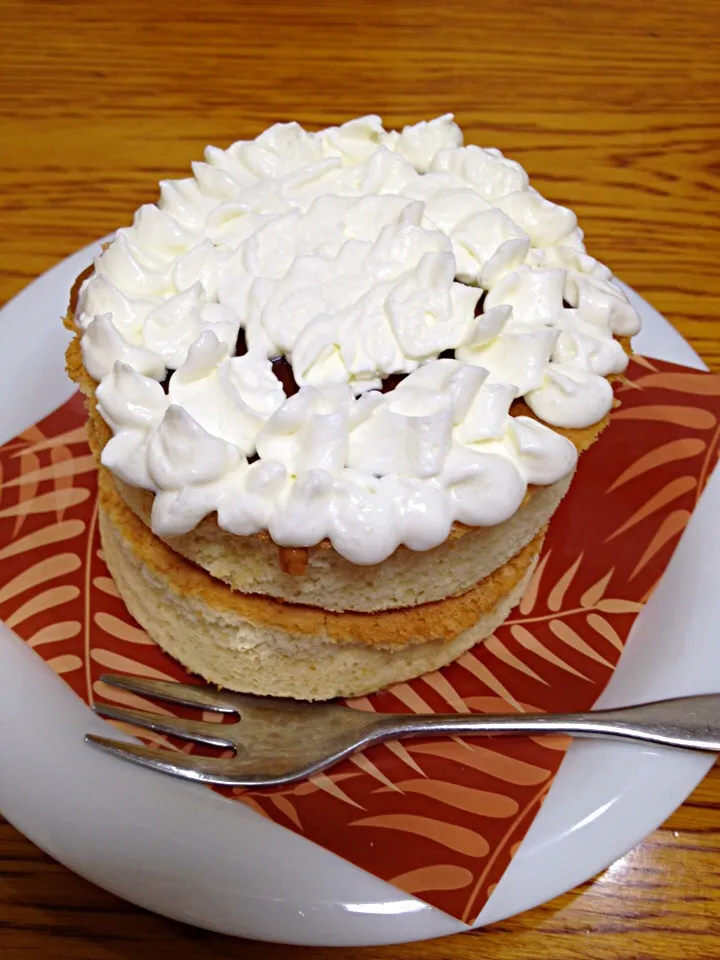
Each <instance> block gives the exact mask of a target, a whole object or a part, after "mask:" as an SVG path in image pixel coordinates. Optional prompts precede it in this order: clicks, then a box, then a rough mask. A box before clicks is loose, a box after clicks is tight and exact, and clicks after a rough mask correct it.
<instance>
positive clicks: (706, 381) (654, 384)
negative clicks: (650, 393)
mask: <svg viewBox="0 0 720 960" xmlns="http://www.w3.org/2000/svg"><path fill="white" fill-rule="evenodd" d="M635 382H636V383H637V385H638V386H639V387H642V388H643V389H644V390H647V389H649V388H660V389H662V390H672V391H673V392H674V393H689V394H695V396H696V397H720V378H718V377H709V376H708V375H707V374H706V373H700V372H698V373H651V374H649V375H647V376H644V377H639V378H638V379H637V380H636V381H635Z"/></svg>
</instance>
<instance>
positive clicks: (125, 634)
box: [93, 610, 155, 647]
mask: <svg viewBox="0 0 720 960" xmlns="http://www.w3.org/2000/svg"><path fill="white" fill-rule="evenodd" d="M93 620H94V622H95V623H96V624H97V626H98V627H100V629H101V630H104V631H105V633H109V634H110V636H111V637H115V639H116V640H122V641H123V642H125V643H139V644H142V645H144V646H146V647H152V646H154V645H155V644H154V642H153V641H152V640H151V639H150V637H149V636H148V635H147V633H146V632H145V631H144V630H141V629H140V628H139V627H133V626H131V624H129V623H126V622H125V621H124V620H121V619H120V618H119V617H116V616H114V615H113V614H111V613H105V611H103V610H99V611H98V612H97V613H96V614H95V616H94V618H93Z"/></svg>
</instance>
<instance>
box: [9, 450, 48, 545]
mask: <svg viewBox="0 0 720 960" xmlns="http://www.w3.org/2000/svg"><path fill="white" fill-rule="evenodd" d="M39 466H40V460H39V459H38V457H37V456H36V455H35V454H34V453H23V454H22V455H21V457H20V475H21V476H23V475H24V474H26V473H32V472H33V471H34V470H37V469H38V467H39ZM8 483H9V481H5V484H4V486H6V487H7V486H8ZM38 486H39V483H38V481H37V480H35V481H31V482H30V483H28V484H26V485H25V486H22V487H21V488H20V491H19V496H18V502H17V504H15V512H14V513H12V514H8V516H14V517H15V526H14V528H13V532H12V537H13V539H14V538H15V537H16V536H17V535H18V533H20V528H21V527H22V525H23V523H24V522H25V517H26V516H27V514H28V512H30V511H29V510H28V509H24V505H25V504H26V503H27V502H28V501H30V502H31V501H32V500H33V499H34V497H35V494H36V493H37V489H38ZM4 515H5V511H0V516H4Z"/></svg>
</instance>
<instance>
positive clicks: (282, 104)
mask: <svg viewBox="0 0 720 960" xmlns="http://www.w3.org/2000/svg"><path fill="white" fill-rule="evenodd" d="M717 16H718V7H717V3H716V2H715V0H686V2H685V3H683V4H679V3H671V2H666V0H654V2H653V3H651V4H648V3H646V2H644V0H587V2H582V0H575V2H569V0H565V2H559V0H558V2H556V3H549V2H548V3H543V2H538V0H514V2H512V3H509V2H505V0H474V2H453V0H445V2H444V3H443V2H439V0H366V2H363V3H360V2H354V3H353V2H352V0H350V2H346V3H340V2H337V3H326V2H314V3H311V2H309V0H305V2H303V0H298V2H297V3H291V2H285V0H280V2H265V3H261V2H257V3H256V2H247V0H246V2H245V3H234V2H232V0H215V2H213V0H211V2H209V3H205V4H202V3H198V2H197V0H192V2H189V0H173V2H172V3H171V2H169V0H154V2H148V0H115V2H113V3H110V4H96V3H82V2H67V0H66V2H62V0H60V2H52V3H51V2H48V0H35V2H31V0H25V2H23V0H3V3H2V5H1V8H0V36H2V89H1V90H0V97H1V100H0V104H1V105H0V121H1V123H2V126H1V127H0V129H1V130H2V134H1V137H2V150H1V151H0V169H1V176H0V197H1V198H2V203H3V208H4V212H3V218H2V225H3V230H2V232H1V234H0V300H3V301H4V300H6V299H7V298H9V297H11V296H12V295H13V294H15V293H16V292H18V291H19V290H21V289H22V287H23V286H25V284H26V283H28V282H29V281H30V280H32V279H33V277H35V276H37V274H39V273H42V272H43V271H44V270H46V269H47V268H48V267H50V266H51V265H52V264H54V263H55V262H57V261H58V260H60V259H62V258H63V257H65V256H66V255H67V254H70V253H72V252H73V251H74V250H76V249H78V247H81V246H83V245H84V244H86V243H89V242H90V241H92V240H95V239H96V238H97V237H99V236H102V235H103V234H105V233H107V232H109V231H111V230H112V229H113V228H114V227H116V226H119V225H121V224H123V223H125V222H127V221H128V220H129V218H130V217H131V215H132V212H133V210H134V209H135V208H136V207H137V206H138V205H139V204H140V203H142V202H146V201H149V200H153V199H154V198H155V195H156V191H155V186H154V184H155V182H156V181H157V180H158V179H160V178H161V177H163V176H181V175H185V171H186V170H187V168H188V164H189V163H190V161H191V160H192V159H194V158H198V157H199V156H200V153H201V150H202V147H203V146H204V145H205V144H206V143H216V144H218V145H221V146H225V145H227V144H228V143H230V142H231V141H232V140H234V139H240V138H249V137H253V136H255V135H256V134H257V133H259V132H260V130H262V129H263V128H264V127H265V126H267V125H268V124H270V123H271V122H274V121H276V120H283V119H297V120H299V121H301V122H302V123H304V124H306V125H310V126H312V125H316V126H322V125H327V124H328V123H331V122H334V121H337V120H342V119H348V118H350V117H352V116H356V115H359V114H363V113H369V112H378V113H380V114H382V115H383V116H384V117H385V119H386V121H387V123H388V125H396V124H402V123H405V122H408V121H413V120H418V119H421V118H428V117H432V116H435V115H437V114H440V113H444V112H446V111H455V113H456V114H457V116H458V119H459V121H460V123H461V124H462V125H463V126H464V128H465V130H466V133H467V137H468V139H469V140H471V141H474V142H478V143H481V144H484V145H494V146H498V147H501V148H502V149H503V150H504V151H506V152H507V153H509V154H510V155H511V156H512V157H514V158H516V159H518V160H519V161H521V162H522V163H523V164H524V165H525V166H526V167H527V168H528V169H529V170H530V172H531V174H532V175H533V177H534V181H535V183H536V184H537V185H538V186H539V187H540V189H541V190H542V191H543V192H544V193H545V194H546V195H548V196H549V197H550V198H552V199H554V200H557V201H560V202H563V203H567V204H569V205H571V206H572V207H574V209H575V210H576V211H577V212H578V214H579V216H580V222H581V224H582V225H583V227H584V228H585V230H586V233H587V240H588V243H589V249H590V250H591V252H593V253H594V254H595V255H596V256H598V257H599V258H600V259H601V260H604V261H606V262H608V263H610V264H611V266H612V267H613V269H614V270H615V271H616V272H617V274H618V275H619V276H621V277H622V278H623V279H624V280H626V281H627V282H628V283H630V284H632V286H633V287H635V288H636V289H637V290H638V291H640V293H642V294H643V295H645V296H646V297H647V298H648V299H650V300H651V301H652V302H653V303H654V304H655V305H656V306H657V307H658V308H659V309H660V310H661V311H662V312H663V313H664V314H665V315H666V316H668V317H669V318H670V319H671V320H672V321H673V323H675V324H676V325H677V327H678V328H679V329H680V330H681V331H682V333H683V335H684V336H685V337H686V338H687V339H688V340H689V341H690V342H691V343H692V344H693V345H694V346H695V348H696V349H697V350H698V351H699V352H700V353H701V354H702V355H703V357H704V358H705V359H706V360H707V362H708V363H709V364H710V365H711V366H712V367H714V368H715V369H720V270H719V269H718V253H717V234H716V232H717V230H718V228H719V227H720V204H719V203H718V197H719V193H718V190H719V189H720V140H719V139H718V123H719V121H720V44H719V43H718V32H717V30H716V27H715V22H716V20H717ZM718 854H720V774H719V773H718V771H717V768H716V769H715V770H714V771H713V773H712V774H711V775H710V777H708V779H707V780H706V781H705V783H704V784H702V786H701V787H700V788H699V789H698V790H697V791H696V792H695V794H694V795H693V796H692V797H691V798H690V800H689V801H688V802H687V803H686V804H685V806H684V807H683V808H682V809H681V810H679V811H678V812H677V813H676V814H675V815H674V816H673V817H671V819H670V820H669V821H668V823H666V824H665V826H664V827H663V828H662V829H661V830H659V831H658V832H657V833H655V834H654V835H653V836H652V837H650V838H649V839H648V840H646V841H645V843H643V844H642V845H641V846H640V847H639V848H637V849H636V850H634V851H632V852H631V853H629V854H628V855H627V856H626V857H625V858H623V859H622V860H621V861H619V862H618V863H616V864H615V865H614V866H613V867H612V868H611V869H610V870H608V871H606V873H604V874H603V875H602V876H600V877H598V878H596V879H595V880H594V881H593V882H591V883H588V884H586V885H585V886H584V887H582V888H581V889H579V890H576V891H573V892H572V893H570V894H567V895H566V896H563V897H560V898H558V899H557V900H555V901H553V902H552V903H549V904H547V905H546V906H545V907H542V908H540V909H538V910H535V911H533V912H531V913H529V914H526V915H524V916H521V917H518V918H516V919H514V920H511V921H508V922H506V923H503V924H499V925H497V926H496V927H494V928H492V929H490V930H487V931H482V932H480V933H477V934H473V935H466V936H462V937H456V938H452V939H447V940H442V941H435V942H432V943H425V944H417V945H414V946H406V947H390V948H384V949H381V948H377V949H369V950H339V951H334V952H332V956H333V957H336V958H338V960H347V958H362V957H377V958H392V957H403V958H409V957H424V958H438V960H439V958H453V960H461V958H471V957H480V956H482V957H487V958H496V957H497V958H513V960H520V958H528V960H530V958H531V960H537V958H539V957H540V956H543V957H547V958H548V960H562V958H578V957H583V958H590V960H593V958H612V960H624V958H628V960H630V958H656V960H678V958H680V957H682V958H684V960H700V958H702V960H706V958H713V957H720V939H719V935H720V873H719V872H718V863H719V862H720V861H719V860H718ZM548 868H549V869H552V865H550V864H549V865H548ZM330 955H331V954H330V952H329V951H324V950H311V949H296V950H293V949H290V948H286V947H276V946H269V945H257V944H249V943H245V942H240V941H232V940H229V939H226V938H223V937H219V936H213V935H210V934H206V933H203V932H200V931H196V930H192V929H190V928H186V927H182V926H180V925H178V924H175V923H171V922H169V921H166V920H163V919H160V918H158V917H154V916H151V915H150V914H147V913H145V912H143V911H142V910H138V909H136V908H134V907H132V906H129V905H127V904H125V903H122V902H120V901H118V900H116V899H114V898H113V897H111V896H110V895H108V894H106V893H104V892H103V891H101V890H99V889H97V888H95V887H93V886H91V885H90V884H89V883H86V882H85V881H83V880H80V879H78V878H77V877H75V876H73V875H72V874H70V873H69V872H68V871H67V870H65V869H64V868H63V867H61V866H59V865H58V864H56V863H54V862H53V861H51V860H50V859H49V858H48V857H46V856H44V855H43V854H42V853H40V852H39V851H38V850H37V849H35V848H34V847H33V846H32V844H30V843H28V842H27V841H26V840H24V839H23V838H21V837H20V836H19V835H18V834H17V833H16V832H15V831H14V830H13V829H12V828H11V827H10V826H9V825H7V824H5V823H3V822H0V956H2V958H3V960H124V958H128V960H130V958H132V960H141V958H145V957H148V958H150V957H152V958H153V960H165V958H168V960H169V958H176V957H181V958H183V960H195V958H201V957H202V958H205V957H207V958H210V957H213V958H215V957H218V956H222V957H244V958H256V957H257V958H260V957H263V958H269V960H272V958H280V957H283V958H285V957H291V958H297V960H301V958H302V960H305V958H307V960H319V958H320V957H327V956H330Z"/></svg>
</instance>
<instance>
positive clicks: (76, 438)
mask: <svg viewBox="0 0 720 960" xmlns="http://www.w3.org/2000/svg"><path fill="white" fill-rule="evenodd" d="M75 443H82V444H87V428H86V427H85V425H84V424H83V425H82V426H81V427H73V429H72V430H68V431H66V432H64V433H61V434H58V436H56V437H42V438H41V439H39V440H36V441H35V442H33V443H30V444H29V445H26V446H24V448H23V450H22V451H20V452H18V453H14V454H12V457H20V456H22V455H23V454H26V453H42V452H44V451H46V450H51V449H52V448H53V447H61V446H71V445H72V444H75Z"/></svg>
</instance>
